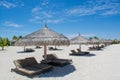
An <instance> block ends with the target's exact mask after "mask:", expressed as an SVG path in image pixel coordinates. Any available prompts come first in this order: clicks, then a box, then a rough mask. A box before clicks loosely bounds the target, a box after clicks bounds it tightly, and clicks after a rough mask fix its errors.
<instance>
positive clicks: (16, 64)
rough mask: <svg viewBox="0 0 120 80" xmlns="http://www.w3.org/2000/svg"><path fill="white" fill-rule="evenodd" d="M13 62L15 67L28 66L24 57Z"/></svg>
mask: <svg viewBox="0 0 120 80" xmlns="http://www.w3.org/2000/svg"><path fill="white" fill-rule="evenodd" d="M14 64H15V66H16V67H26V66H28V64H27V62H26V61H25V60H24V59H19V60H15V61H14Z"/></svg>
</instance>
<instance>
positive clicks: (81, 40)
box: [70, 34, 90, 50]
mask: <svg viewBox="0 0 120 80" xmlns="http://www.w3.org/2000/svg"><path fill="white" fill-rule="evenodd" d="M70 41H71V44H79V49H80V50H81V44H86V43H89V42H90V41H89V40H88V39H87V38H85V37H83V36H81V35H80V34H79V35H78V36H76V37H74V38H72V39H71V40H70Z"/></svg>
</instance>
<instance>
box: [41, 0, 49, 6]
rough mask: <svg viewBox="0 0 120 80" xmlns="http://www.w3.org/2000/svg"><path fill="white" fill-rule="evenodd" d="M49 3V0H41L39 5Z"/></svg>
mask: <svg viewBox="0 0 120 80" xmlns="http://www.w3.org/2000/svg"><path fill="white" fill-rule="evenodd" d="M48 4H49V1H48V0H42V2H41V5H42V6H46V5H48Z"/></svg>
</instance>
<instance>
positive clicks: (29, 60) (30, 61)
mask: <svg viewBox="0 0 120 80" xmlns="http://www.w3.org/2000/svg"><path fill="white" fill-rule="evenodd" d="M25 60H26V62H27V64H28V65H29V66H31V65H35V64H38V63H37V61H36V59H35V58H34V57H28V58H25Z"/></svg>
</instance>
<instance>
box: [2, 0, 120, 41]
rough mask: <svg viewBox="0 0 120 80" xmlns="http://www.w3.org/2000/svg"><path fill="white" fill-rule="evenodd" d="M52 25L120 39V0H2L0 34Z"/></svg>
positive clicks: (69, 32)
mask: <svg viewBox="0 0 120 80" xmlns="http://www.w3.org/2000/svg"><path fill="white" fill-rule="evenodd" d="M45 21H47V25H48V27H49V28H51V29H53V30H54V31H56V32H59V33H62V34H64V35H66V36H67V37H69V38H71V37H74V36H76V35H78V33H80V34H81V35H83V36H86V37H91V36H98V37H99V38H106V39H108V38H111V39H114V38H117V39H120V0H0V36H2V37H8V38H11V37H12V36H14V35H16V36H20V35H22V36H25V35H27V34H29V33H31V32H34V31H36V30H38V29H41V28H42V27H43V26H44V23H45Z"/></svg>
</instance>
